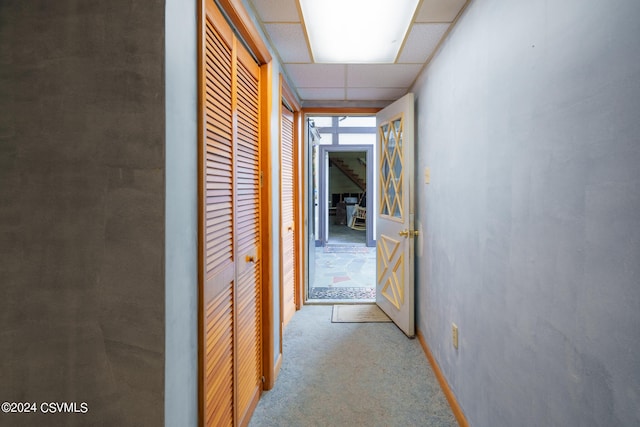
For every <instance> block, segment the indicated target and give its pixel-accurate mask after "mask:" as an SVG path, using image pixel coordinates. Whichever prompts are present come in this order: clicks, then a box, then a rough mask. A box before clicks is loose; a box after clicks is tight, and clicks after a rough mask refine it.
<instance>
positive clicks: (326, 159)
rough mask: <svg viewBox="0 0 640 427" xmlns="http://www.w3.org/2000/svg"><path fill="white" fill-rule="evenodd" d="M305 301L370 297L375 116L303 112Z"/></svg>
mask: <svg viewBox="0 0 640 427" xmlns="http://www.w3.org/2000/svg"><path fill="white" fill-rule="evenodd" d="M305 122H306V125H307V132H306V134H307V138H308V141H307V142H308V144H307V147H308V163H307V164H308V169H307V170H308V171H309V173H310V176H309V177H308V178H309V179H308V190H309V191H308V192H307V194H309V195H310V197H309V199H310V200H309V209H308V212H309V236H308V242H309V246H308V249H309V256H308V266H307V267H308V268H307V271H308V280H307V284H308V287H307V290H306V296H307V302H310V303H334V302H341V301H346V302H351V303H353V302H373V301H375V292H376V290H375V289H376V276H375V275H376V244H375V215H374V211H373V209H372V207H373V206H374V203H375V202H374V201H375V194H376V193H375V192H376V185H375V179H374V177H375V174H374V170H375V167H374V165H375V164H376V159H375V141H376V124H375V116H373V115H368V116H344V115H342V116H337V115H333V116H307V117H306V120H305Z"/></svg>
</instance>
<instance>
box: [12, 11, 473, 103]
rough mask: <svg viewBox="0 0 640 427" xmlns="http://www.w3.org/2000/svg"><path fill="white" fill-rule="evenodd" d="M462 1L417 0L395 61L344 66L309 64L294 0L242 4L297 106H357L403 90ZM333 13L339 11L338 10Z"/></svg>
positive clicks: (392, 96)
mask: <svg viewBox="0 0 640 427" xmlns="http://www.w3.org/2000/svg"><path fill="white" fill-rule="evenodd" d="M1 1H2V0H0V2H1ZM317 1H321V0H317ZM468 1H469V0H423V1H422V2H421V6H420V9H419V10H418V12H417V13H416V16H415V19H414V22H413V23H412V26H411V29H410V31H409V33H408V35H407V39H406V40H405V42H404V44H403V49H402V51H401V52H400V55H399V57H398V61H397V62H398V63H396V64H349V65H347V64H315V63H311V61H312V59H311V54H310V52H309V50H308V45H307V43H306V36H305V34H304V28H303V26H302V22H301V15H300V13H299V9H298V0H243V3H248V4H249V5H250V6H251V9H252V10H253V11H254V12H255V13H256V15H257V16H256V18H257V20H258V21H259V23H260V24H261V26H262V28H263V29H264V31H265V33H266V34H267V36H268V38H269V41H270V42H271V44H272V47H273V49H275V51H276V52H277V56H278V57H279V58H280V59H281V60H282V64H281V65H282V71H283V73H285V74H286V75H287V76H288V78H289V79H288V80H289V82H290V83H291V84H292V85H293V87H292V89H293V90H294V91H295V92H296V93H297V94H298V96H299V97H300V101H301V102H302V105H303V106H304V105H313V104H317V105H323V106H358V105H360V106H362V105H366V104H369V105H373V104H379V105H387V104H388V103H389V101H392V100H395V99H397V98H400V97H401V96H402V95H404V94H405V93H406V92H407V90H408V88H409V87H410V86H411V85H412V84H413V82H414V81H415V79H416V77H417V74H418V73H419V72H420V70H422V68H423V66H424V63H425V61H427V60H428V59H429V58H430V57H431V56H432V53H433V51H434V49H435V48H436V47H437V46H438V44H439V42H440V40H441V39H442V37H443V35H444V34H446V32H447V28H448V25H449V23H451V22H453V21H454V20H455V18H456V16H457V15H458V14H459V13H460V10H461V9H462V8H463V7H464V6H465V5H466V4H467V3H468ZM334 13H336V14H339V13H340V10H336V11H335V12H334ZM315 101H317V102H315Z"/></svg>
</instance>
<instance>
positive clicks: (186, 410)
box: [165, 0, 198, 426]
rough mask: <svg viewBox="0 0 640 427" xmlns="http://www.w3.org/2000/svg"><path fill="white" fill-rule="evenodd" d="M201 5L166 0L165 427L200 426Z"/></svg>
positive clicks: (179, 0)
mask: <svg viewBox="0 0 640 427" xmlns="http://www.w3.org/2000/svg"><path fill="white" fill-rule="evenodd" d="M197 3H198V2H195V1H192V2H184V1H182V0H167V1H166V15H165V28H166V38H165V73H166V75H165V78H166V89H165V91H166V92H165V93H166V125H167V130H166V138H167V140H166V152H167V155H166V207H165V212H166V232H165V235H166V240H165V244H166V246H165V254H166V266H165V287H166V331H165V339H166V345H165V347H166V356H165V425H167V426H195V425H197V422H198V316H197V315H198V275H197V272H198V252H197V250H198V240H197V239H198V210H197V209H198V194H197V189H198V181H197V178H198V173H197V171H198V167H197V163H198V151H197V147H198V145H197V144H198V120H197V118H198V115H197V105H198V104H197V103H198V93H197V84H198V82H197V75H198V74H197V42H198V40H197V35H198V32H197V11H196V5H197Z"/></svg>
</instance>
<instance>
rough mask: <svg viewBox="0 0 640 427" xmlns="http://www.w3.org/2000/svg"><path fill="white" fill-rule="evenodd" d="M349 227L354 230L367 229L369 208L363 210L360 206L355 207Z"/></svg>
mask: <svg viewBox="0 0 640 427" xmlns="http://www.w3.org/2000/svg"><path fill="white" fill-rule="evenodd" d="M349 227H350V228H352V229H354V230H366V229H367V208H362V207H360V206H358V205H356V206H355V210H354V211H353V217H352V218H351V224H349Z"/></svg>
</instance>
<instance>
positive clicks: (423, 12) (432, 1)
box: [415, 0, 467, 22]
mask: <svg viewBox="0 0 640 427" xmlns="http://www.w3.org/2000/svg"><path fill="white" fill-rule="evenodd" d="M466 2H467V0H424V1H423V2H422V6H421V7H420V10H419V11H418V14H417V15H416V18H415V22H453V20H454V19H455V18H456V16H458V13H459V12H460V9H462V7H463V6H464V4H465V3H466Z"/></svg>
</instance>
